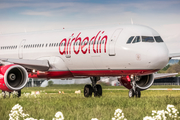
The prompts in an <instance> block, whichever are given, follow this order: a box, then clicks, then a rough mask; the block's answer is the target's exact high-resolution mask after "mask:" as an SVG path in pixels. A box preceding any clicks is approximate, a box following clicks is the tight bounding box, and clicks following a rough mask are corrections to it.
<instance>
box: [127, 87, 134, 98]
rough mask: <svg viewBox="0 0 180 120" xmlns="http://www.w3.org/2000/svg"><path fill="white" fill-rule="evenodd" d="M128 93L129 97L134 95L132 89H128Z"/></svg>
mask: <svg viewBox="0 0 180 120" xmlns="http://www.w3.org/2000/svg"><path fill="white" fill-rule="evenodd" d="M128 95H129V98H132V97H134V95H135V93H134V90H133V89H130V90H129V93H128Z"/></svg>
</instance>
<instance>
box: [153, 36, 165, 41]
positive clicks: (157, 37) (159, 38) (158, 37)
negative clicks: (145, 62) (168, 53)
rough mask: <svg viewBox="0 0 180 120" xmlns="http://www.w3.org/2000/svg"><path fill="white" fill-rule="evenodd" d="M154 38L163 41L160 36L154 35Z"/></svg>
mask: <svg viewBox="0 0 180 120" xmlns="http://www.w3.org/2000/svg"><path fill="white" fill-rule="evenodd" d="M154 39H155V40H156V42H163V40H162V38H161V37H160V36H154Z"/></svg>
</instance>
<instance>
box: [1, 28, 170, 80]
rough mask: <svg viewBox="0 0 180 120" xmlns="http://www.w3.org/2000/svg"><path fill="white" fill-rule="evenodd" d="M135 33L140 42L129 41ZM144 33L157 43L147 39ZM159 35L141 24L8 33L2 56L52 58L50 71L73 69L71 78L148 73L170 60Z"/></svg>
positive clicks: (3, 39) (70, 70)
mask: <svg viewBox="0 0 180 120" xmlns="http://www.w3.org/2000/svg"><path fill="white" fill-rule="evenodd" d="M131 36H134V38H133V40H135V39H136V36H140V37H139V40H140V41H138V42H134V43H133V40H132V41H131V42H130V43H127V41H128V39H129V38H130V37H131ZM142 36H150V37H152V38H153V40H154V42H143V40H142ZM155 36H160V35H159V34H158V33H157V32H156V31H155V30H153V29H151V28H149V27H146V26H140V25H122V26H117V27H110V28H98V29H84V30H66V29H63V30H57V31H48V32H36V33H23V34H7V35H0V40H1V44H0V58H13V59H36V60H48V61H49V63H50V66H51V68H50V69H49V72H53V71H56V72H57V71H59V72H61V71H63V72H64V71H69V72H70V74H71V75H70V76H71V77H76V76H120V75H126V74H138V75H144V74H151V73H153V72H156V71H158V70H159V69H162V68H163V67H164V66H165V65H166V64H167V63H168V61H169V52H168V49H167V47H166V45H165V43H164V42H156V39H155ZM95 40H96V41H95ZM57 74H58V73H57ZM58 77H61V76H58V75H57V78H58ZM55 78H56V77H55Z"/></svg>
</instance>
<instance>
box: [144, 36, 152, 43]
mask: <svg viewBox="0 0 180 120" xmlns="http://www.w3.org/2000/svg"><path fill="white" fill-rule="evenodd" d="M142 42H154V39H153V37H151V36H142Z"/></svg>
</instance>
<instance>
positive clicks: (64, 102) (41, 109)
mask: <svg viewBox="0 0 180 120" xmlns="http://www.w3.org/2000/svg"><path fill="white" fill-rule="evenodd" d="M83 87H84V85H56V86H52V87H46V88H40V87H34V88H24V89H23V90H22V92H23V93H27V92H29V93H30V92H31V91H43V90H45V91H44V92H42V93H41V95H40V96H39V97H38V98H34V97H30V98H26V97H23V96H22V97H21V98H6V99H2V98H0V120H8V119H9V113H10V110H11V109H12V107H13V106H14V105H16V104H20V105H21V106H22V107H23V110H24V113H26V114H29V115H30V116H32V117H33V118H36V119H45V120H52V118H53V117H54V115H55V113H56V112H58V111H61V112H62V113H63V115H64V118H65V120H91V118H98V119H99V120H111V119H112V117H113V116H114V112H115V110H116V109H117V108H120V109H122V110H123V113H124V115H125V117H126V118H127V119H128V120H142V119H143V117H145V116H151V112H152V110H165V109H166V106H167V105H168V104H172V105H174V106H175V107H176V109H178V111H179V112H180V91H148V90H146V91H142V92H141V94H142V97H141V98H131V99H130V98H128V90H103V96H102V97H101V98H95V97H92V98H85V97H84V96H83V93H81V94H78V95H77V94H75V93H74V91H75V90H81V91H82V90H83ZM102 87H103V89H119V88H121V87H112V86H105V85H103V86H102ZM160 87H161V88H162V87H164V88H176V87H179V86H160ZM155 88H157V86H156V87H155ZM59 90H60V91H64V92H65V94H58V91H59ZM82 92H83V91H82ZM45 93H47V94H45Z"/></svg>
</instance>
